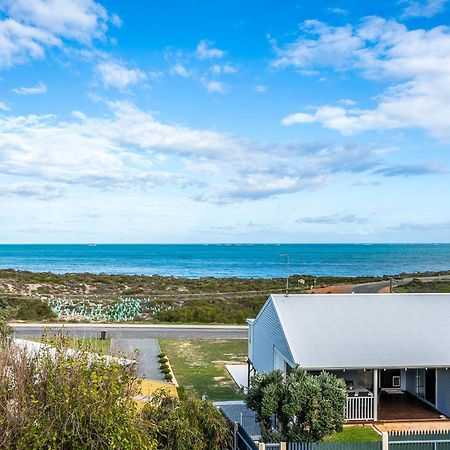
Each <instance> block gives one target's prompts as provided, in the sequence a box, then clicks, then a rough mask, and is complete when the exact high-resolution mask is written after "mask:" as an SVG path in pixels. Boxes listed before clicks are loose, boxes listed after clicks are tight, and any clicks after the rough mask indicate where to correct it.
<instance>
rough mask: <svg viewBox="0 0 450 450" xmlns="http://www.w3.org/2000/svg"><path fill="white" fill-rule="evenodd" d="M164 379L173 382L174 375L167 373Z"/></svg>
mask: <svg viewBox="0 0 450 450" xmlns="http://www.w3.org/2000/svg"><path fill="white" fill-rule="evenodd" d="M164 379H165V380H167V381H172V375H171V374H170V373H165V374H164Z"/></svg>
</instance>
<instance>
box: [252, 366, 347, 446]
mask: <svg viewBox="0 0 450 450" xmlns="http://www.w3.org/2000/svg"><path fill="white" fill-rule="evenodd" d="M246 404H247V406H248V407H249V408H250V409H252V410H254V411H255V412H256V418H257V420H258V421H259V422H260V425H261V432H262V435H263V438H264V439H265V440H266V441H268V440H286V441H291V442H292V441H317V440H320V439H323V438H324V437H325V436H327V435H329V434H332V433H333V432H335V431H340V430H341V429H342V425H343V423H344V418H345V404H346V392H345V387H344V385H343V383H342V381H340V380H339V379H337V378H336V377H335V376H334V375H331V374H330V373H327V372H322V373H321V374H320V375H318V376H315V375H311V374H309V373H307V372H305V371H303V370H301V369H299V368H296V369H294V370H293V371H292V372H291V373H290V374H289V375H288V376H287V377H286V378H284V377H283V375H282V373H281V372H280V371H279V370H275V371H273V372H270V373H261V374H257V375H255V376H254V377H253V378H252V380H251V385H250V388H249V390H248V392H247V395H246ZM273 417H275V418H276V424H277V426H276V429H275V430H273V428H272V418H273Z"/></svg>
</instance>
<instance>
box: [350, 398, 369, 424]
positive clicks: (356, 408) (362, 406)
mask: <svg viewBox="0 0 450 450" xmlns="http://www.w3.org/2000/svg"><path fill="white" fill-rule="evenodd" d="M373 406H374V398H373V396H371V397H369V396H361V397H347V408H346V410H345V418H346V420H347V421H359V422H362V421H366V420H367V421H369V420H373V419H374V415H373Z"/></svg>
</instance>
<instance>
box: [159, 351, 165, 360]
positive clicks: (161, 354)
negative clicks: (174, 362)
mask: <svg viewBox="0 0 450 450" xmlns="http://www.w3.org/2000/svg"><path fill="white" fill-rule="evenodd" d="M165 356H166V354H165V353H163V352H161V353H158V358H159V359H161V358H164V357H165Z"/></svg>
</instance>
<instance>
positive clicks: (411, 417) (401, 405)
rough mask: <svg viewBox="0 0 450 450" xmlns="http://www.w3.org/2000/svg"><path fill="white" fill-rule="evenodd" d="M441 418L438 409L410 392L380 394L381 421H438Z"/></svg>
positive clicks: (379, 416) (379, 418)
mask: <svg viewBox="0 0 450 450" xmlns="http://www.w3.org/2000/svg"><path fill="white" fill-rule="evenodd" d="M440 417H441V414H440V413H439V412H438V411H436V409H434V408H433V407H432V406H429V405H428V404H427V403H425V402H424V401H423V400H420V399H419V398H417V397H415V396H414V395H412V394H410V393H409V392H405V391H399V392H396V393H388V392H384V391H382V392H381V393H380V396H379V408H378V420H379V421H401V420H406V421H415V420H436V419H439V418H440Z"/></svg>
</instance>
